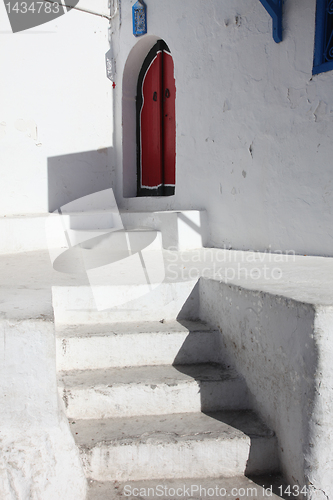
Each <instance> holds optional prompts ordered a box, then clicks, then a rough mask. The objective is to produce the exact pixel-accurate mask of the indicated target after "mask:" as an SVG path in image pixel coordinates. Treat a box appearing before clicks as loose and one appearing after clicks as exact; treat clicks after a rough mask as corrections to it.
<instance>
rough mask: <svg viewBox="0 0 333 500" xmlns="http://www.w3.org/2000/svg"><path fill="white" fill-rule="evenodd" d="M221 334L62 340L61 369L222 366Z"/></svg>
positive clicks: (151, 334)
mask: <svg viewBox="0 0 333 500" xmlns="http://www.w3.org/2000/svg"><path fill="white" fill-rule="evenodd" d="M218 336H219V333H218V332H193V333H191V334H188V333H186V332H184V333H170V334H169V333H147V334H145V333H139V334H137V333H130V334H128V335H126V334H125V335H108V336H91V337H81V338H80V337H67V338H66V337H58V338H57V340H56V342H57V369H58V371H61V370H64V371H67V370H92V369H99V368H111V367H125V366H142V365H145V366H147V365H168V364H173V362H174V361H175V359H177V364H192V363H205V362H208V361H213V362H218V361H219V359H218V358H217V356H218V350H217V349H216V345H217V342H218Z"/></svg>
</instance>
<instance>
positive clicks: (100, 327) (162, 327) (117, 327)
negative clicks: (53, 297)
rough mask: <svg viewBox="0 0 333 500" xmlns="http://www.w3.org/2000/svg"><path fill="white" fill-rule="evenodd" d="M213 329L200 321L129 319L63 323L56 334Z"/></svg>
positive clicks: (168, 332) (85, 335)
mask: <svg viewBox="0 0 333 500" xmlns="http://www.w3.org/2000/svg"><path fill="white" fill-rule="evenodd" d="M201 331H202V332H209V333H210V332H212V331H215V330H214V329H212V328H211V327H210V326H209V325H207V324H206V323H203V322H201V321H190V320H181V322H180V321H177V320H174V321H172V320H171V321H163V322H162V321H131V322H119V323H106V324H76V325H63V326H62V327H61V328H58V329H57V331H56V333H57V336H58V337H60V336H65V337H92V336H96V335H97V336H101V335H103V336H108V335H122V334H123V335H126V334H127V335H128V334H129V335H130V334H133V333H136V334H138V333H155V334H158V333H164V334H170V333H179V332H182V333H184V332H185V333H186V332H188V333H191V332H201Z"/></svg>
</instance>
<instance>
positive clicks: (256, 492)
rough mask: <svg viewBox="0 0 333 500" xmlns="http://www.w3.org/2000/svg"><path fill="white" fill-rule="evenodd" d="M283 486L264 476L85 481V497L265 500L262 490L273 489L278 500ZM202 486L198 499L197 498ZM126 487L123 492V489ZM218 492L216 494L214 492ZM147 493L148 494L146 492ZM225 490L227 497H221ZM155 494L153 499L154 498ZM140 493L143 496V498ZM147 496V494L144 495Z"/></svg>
mask: <svg viewBox="0 0 333 500" xmlns="http://www.w3.org/2000/svg"><path fill="white" fill-rule="evenodd" d="M281 485H282V486H283V485H284V483H283V479H282V478H281V477H280V476H275V475H274V476H264V477H260V478H258V479H257V478H253V480H251V479H249V478H247V477H245V476H233V477H219V478H216V477H206V478H200V479H198V478H184V479H183V478H182V479H174V478H170V479H150V480H141V481H121V482H118V481H104V482H103V481H94V480H92V479H90V480H89V481H88V496H87V500H117V499H123V498H124V496H125V497H126V498H129V499H130V500H132V499H134V498H138V495H137V493H138V491H139V492H141V494H140V496H139V498H142V499H143V498H149V499H152V500H154V499H155V498H156V499H157V498H159V499H160V500H170V496H171V494H173V490H176V491H177V490H178V491H180V493H182V495H178V496H174V495H172V496H173V498H184V499H186V498H196V499H198V500H199V499H200V500H201V499H204V498H211V499H212V500H217V499H219V500H220V499H221V498H223V497H225V498H227V497H229V498H235V497H239V498H240V495H239V494H236V495H233V494H232V493H231V491H232V490H235V489H236V490H237V492H238V493H239V492H240V493H243V489H245V490H246V492H247V494H246V496H244V495H242V497H243V498H252V499H253V500H254V499H258V500H259V499H261V498H263V499H267V498H268V496H267V494H266V495H265V494H264V489H263V486H264V487H265V488H270V487H271V486H272V495H269V498H271V499H273V500H274V499H278V498H281V496H280V495H279V494H278V493H279V489H278V488H279V487H280V486H281ZM200 486H201V495H200ZM125 487H126V489H125ZM210 488H213V490H214V491H215V493H216V492H217V495H216V494H215V495H212V494H211V490H210V491H209V493H210V495H208V494H207V493H206V495H205V490H206V492H208V490H209V489H210ZM216 488H217V490H216ZM148 489H149V491H148ZM224 489H225V490H226V494H224ZM154 492H155V495H154V494H153V493H154ZM142 493H143V494H142ZM144 493H146V494H144Z"/></svg>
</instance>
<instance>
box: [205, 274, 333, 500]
mask: <svg viewBox="0 0 333 500" xmlns="http://www.w3.org/2000/svg"><path fill="white" fill-rule="evenodd" d="M199 293H200V308H201V310H200V316H201V318H202V319H203V320H206V321H208V322H209V323H211V324H212V325H213V326H214V327H218V328H219V329H220V331H221V337H220V343H221V359H222V360H223V361H226V362H228V363H231V364H232V365H234V366H235V367H236V369H237V370H238V371H239V373H241V375H243V376H244V378H245V380H246V383H247V385H248V388H249V391H250V394H251V397H252V401H253V405H254V407H255V408H256V409H257V411H258V412H259V413H260V414H261V415H262V417H263V418H264V420H265V421H266V423H267V424H268V425H269V426H270V427H271V428H272V429H273V430H274V431H275V432H276V434H277V437H278V442H279V446H278V452H279V458H280V462H281V466H282V471H283V473H284V475H285V477H286V478H287V480H288V482H289V484H290V485H295V484H298V485H299V486H300V488H302V487H303V486H307V487H309V489H310V493H309V496H308V498H313V499H323V500H324V499H327V498H332V497H333V478H332V473H331V471H332V458H331V450H332V446H333V432H332V427H333V419H332V413H331V405H332V397H333V395H332V378H333V370H332V364H331V357H332V354H333V352H332V351H333V340H332V339H333V336H332V328H333V308H332V307H331V308H329V307H328V308H327V307H326V308H317V309H316V308H315V307H314V306H313V305H311V304H304V303H300V302H296V301H294V300H290V299H286V298H284V297H280V296H277V295H270V294H268V293H263V292H258V291H253V290H247V289H244V288H240V287H237V286H234V285H227V284H225V283H222V282H218V281H214V280H208V279H203V278H201V279H200V283H199Z"/></svg>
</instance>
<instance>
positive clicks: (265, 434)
mask: <svg viewBox="0 0 333 500" xmlns="http://www.w3.org/2000/svg"><path fill="white" fill-rule="evenodd" d="M70 423H71V424H72V425H71V428H72V432H73V435H74V438H75V441H76V443H77V445H78V446H80V447H84V448H85V449H92V448H94V447H95V446H96V445H98V444H102V445H103V444H107V445H111V446H112V445H130V444H132V445H133V444H134V445H135V444H136V443H140V444H144V443H149V444H159V443H164V444H168V443H175V442H186V441H204V440H207V439H208V440H214V441H216V440H218V441H222V440H232V439H238V440H246V441H247V440H248V438H249V437H250V438H273V437H274V432H272V431H271V430H270V429H268V427H267V426H266V425H265V424H264V423H263V422H262V421H261V420H260V419H259V418H258V416H257V415H256V414H255V413H254V412H252V411H250V410H239V411H216V412H207V413H201V412H198V413H180V414H169V415H160V416H156V415H151V416H135V417H123V418H107V419H96V420H93V419H91V420H75V421H71V420H70Z"/></svg>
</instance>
